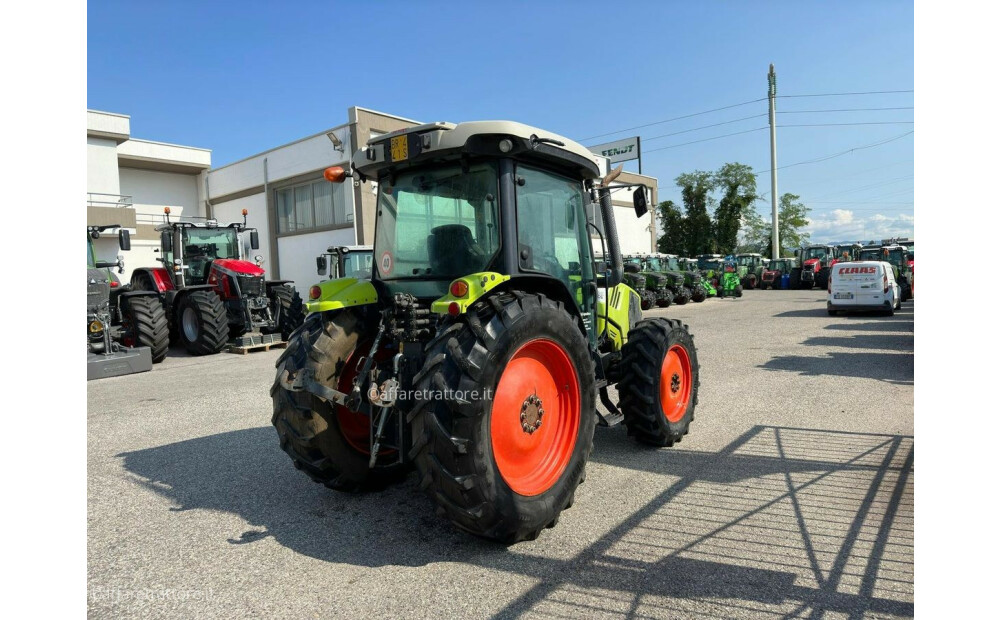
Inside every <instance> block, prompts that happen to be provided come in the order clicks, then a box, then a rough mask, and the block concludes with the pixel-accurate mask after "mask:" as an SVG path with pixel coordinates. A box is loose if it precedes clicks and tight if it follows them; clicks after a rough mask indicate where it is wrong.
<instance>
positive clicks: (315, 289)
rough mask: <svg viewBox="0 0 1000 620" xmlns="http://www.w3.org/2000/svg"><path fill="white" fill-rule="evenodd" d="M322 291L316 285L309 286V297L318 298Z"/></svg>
mask: <svg viewBox="0 0 1000 620" xmlns="http://www.w3.org/2000/svg"><path fill="white" fill-rule="evenodd" d="M322 294H323V291H322V290H321V289H320V288H319V287H318V286H311V287H309V299H319V297H320V295H322Z"/></svg>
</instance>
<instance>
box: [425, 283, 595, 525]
mask: <svg viewBox="0 0 1000 620" xmlns="http://www.w3.org/2000/svg"><path fill="white" fill-rule="evenodd" d="M424 351H425V357H424V359H425V360H426V361H425V362H424V366H423V368H422V369H421V370H420V372H418V373H417V375H416V376H415V377H414V382H415V385H416V399H415V401H414V407H413V410H412V411H411V413H410V415H409V419H410V420H411V424H412V426H411V428H412V431H413V450H412V452H411V453H410V454H411V456H412V457H413V460H414V464H415V465H416V468H417V471H418V472H419V474H420V486H421V487H422V488H423V489H424V490H425V491H426V492H427V493H428V495H430V497H431V499H432V500H433V501H434V503H435V504H436V505H437V508H438V513H439V514H442V515H443V516H445V517H446V518H447V519H449V520H450V521H451V522H452V523H453V524H454V525H456V526H457V527H459V528H460V529H463V530H465V531H468V532H470V533H472V534H475V535H477V536H482V537H484V538H489V539H493V540H497V541H500V542H502V543H505V544H511V543H515V542H518V541H521V540H533V539H534V538H536V537H537V536H538V534H539V533H540V532H541V531H542V530H543V529H545V528H546V527H553V526H555V524H556V522H557V521H558V519H559V514H560V513H561V512H562V511H563V510H564V509H566V508H569V507H570V506H571V505H572V503H573V497H574V493H575V492H576V488H577V486H578V485H579V484H580V483H581V482H582V481H583V478H584V469H585V467H586V465H587V459H588V458H589V457H590V452H591V449H592V447H593V442H594V426H595V424H596V422H597V415H596V382H595V368H594V363H593V359H592V358H591V356H590V353H589V351H588V348H587V341H586V339H585V338H584V337H583V334H582V333H581V332H580V329H579V327H578V326H577V324H576V321H575V320H574V319H573V317H572V315H571V314H570V313H569V312H568V311H567V310H566V309H565V308H564V307H563V304H562V302H557V301H553V300H551V299H549V298H548V297H546V296H544V295H541V294H527V293H523V292H520V291H512V292H510V293H502V294H500V295H495V296H492V297H489V298H487V299H485V300H482V301H479V302H476V303H475V304H474V305H473V306H472V308H470V309H469V311H468V312H466V313H465V314H462V315H459V316H457V317H455V318H454V319H453V320H452V322H451V323H450V324H446V325H443V326H442V327H441V328H440V329H439V332H438V335H437V336H436V337H435V338H434V339H433V340H431V341H430V342H429V343H428V344H427V346H426V347H425V349H424ZM449 391H451V393H453V394H456V396H452V397H448V396H447V394H448V393H449ZM442 393H443V394H445V395H446V397H445V398H440V397H437V398H434V397H428V395H429V394H438V395H440V394H442Z"/></svg>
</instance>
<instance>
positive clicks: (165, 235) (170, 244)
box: [160, 230, 174, 252]
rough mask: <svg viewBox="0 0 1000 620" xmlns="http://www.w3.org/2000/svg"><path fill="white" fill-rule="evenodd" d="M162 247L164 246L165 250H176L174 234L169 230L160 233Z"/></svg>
mask: <svg viewBox="0 0 1000 620" xmlns="http://www.w3.org/2000/svg"><path fill="white" fill-rule="evenodd" d="M160 247H162V248H163V251H164V252H173V251H174V235H173V233H171V232H170V231H169V230H164V231H163V232H161V233H160Z"/></svg>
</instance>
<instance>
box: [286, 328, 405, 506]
mask: <svg viewBox="0 0 1000 620" xmlns="http://www.w3.org/2000/svg"><path fill="white" fill-rule="evenodd" d="M361 331H362V323H361V320H360V319H359V317H358V315H357V314H356V313H355V312H354V311H352V310H343V311H341V312H338V313H336V314H333V316H332V317H330V316H326V315H325V313H315V314H311V315H309V317H308V318H307V319H306V320H305V322H304V323H303V324H302V327H301V329H299V330H297V331H295V332H294V333H292V335H291V338H290V340H289V342H288V348H286V349H285V351H284V352H283V353H282V354H281V356H280V357H279V358H278V361H277V362H275V368H276V369H277V374H276V376H275V379H274V385H272V386H271V399H272V401H273V406H274V409H273V414H272V416H271V424H273V425H274V428H275V430H277V432H278V441H279V444H280V445H281V449H282V450H284V451H285V452H286V453H287V454H288V456H290V457H291V458H292V463H293V464H294V465H295V468H296V469H299V470H301V471H302V472H304V473H305V474H306V475H307V476H309V477H310V478H312V480H313V481H315V482H318V483H320V484H323V485H326V486H327V487H329V488H331V489H334V490H337V491H346V492H359V491H364V490H369V489H380V488H384V487H386V486H387V485H389V484H391V483H393V482H397V481H399V480H401V479H402V478H403V477H405V475H406V473H407V472H408V471H409V469H408V468H407V467H406V466H403V465H400V464H398V463H397V462H396V461H397V455H395V454H391V453H388V452H386V453H385V454H384V455H380V456H379V459H378V460H376V461H375V467H374V468H373V469H369V467H368V461H369V455H370V452H369V451H368V450H367V448H366V446H367V443H368V430H367V428H368V425H369V424H370V422H369V418H368V417H367V416H365V415H364V414H361V413H356V412H352V411H350V410H348V409H347V408H345V407H340V406H338V405H332V404H330V403H328V402H326V401H324V400H322V399H320V398H319V397H317V396H314V395H313V394H311V393H309V392H305V391H290V390H287V389H285V388H284V387H283V386H282V384H281V379H282V378H283V377H286V376H287V375H288V374H292V375H294V374H295V373H298V372H300V371H302V370H307V371H311V372H312V373H313V375H314V376H315V380H316V381H318V382H319V383H321V384H323V385H326V386H327V387H331V388H336V389H338V390H340V391H342V392H347V393H350V391H351V388H352V386H353V379H354V376H355V373H356V364H352V363H351V362H352V361H356V360H357V357H355V355H354V353H355V351H356V350H357V351H359V355H367V353H368V347H364V346H362V347H360V348H359V347H358V341H359V339H360V338H361V335H362V334H361ZM369 347H370V344H369ZM345 371H346V372H345ZM397 415H402V414H401V413H398V414H397ZM380 461H381V462H380Z"/></svg>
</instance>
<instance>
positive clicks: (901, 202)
mask: <svg viewBox="0 0 1000 620" xmlns="http://www.w3.org/2000/svg"><path fill="white" fill-rule="evenodd" d="M808 202H809V204H811V205H856V204H860V203H862V202H865V203H868V204H880V205H911V206H912V205H913V203H912V202H908V201H905V200H898V201H891V202H884V201H879V202H877V203H876V202H874V201H872V200H810V201H808Z"/></svg>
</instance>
